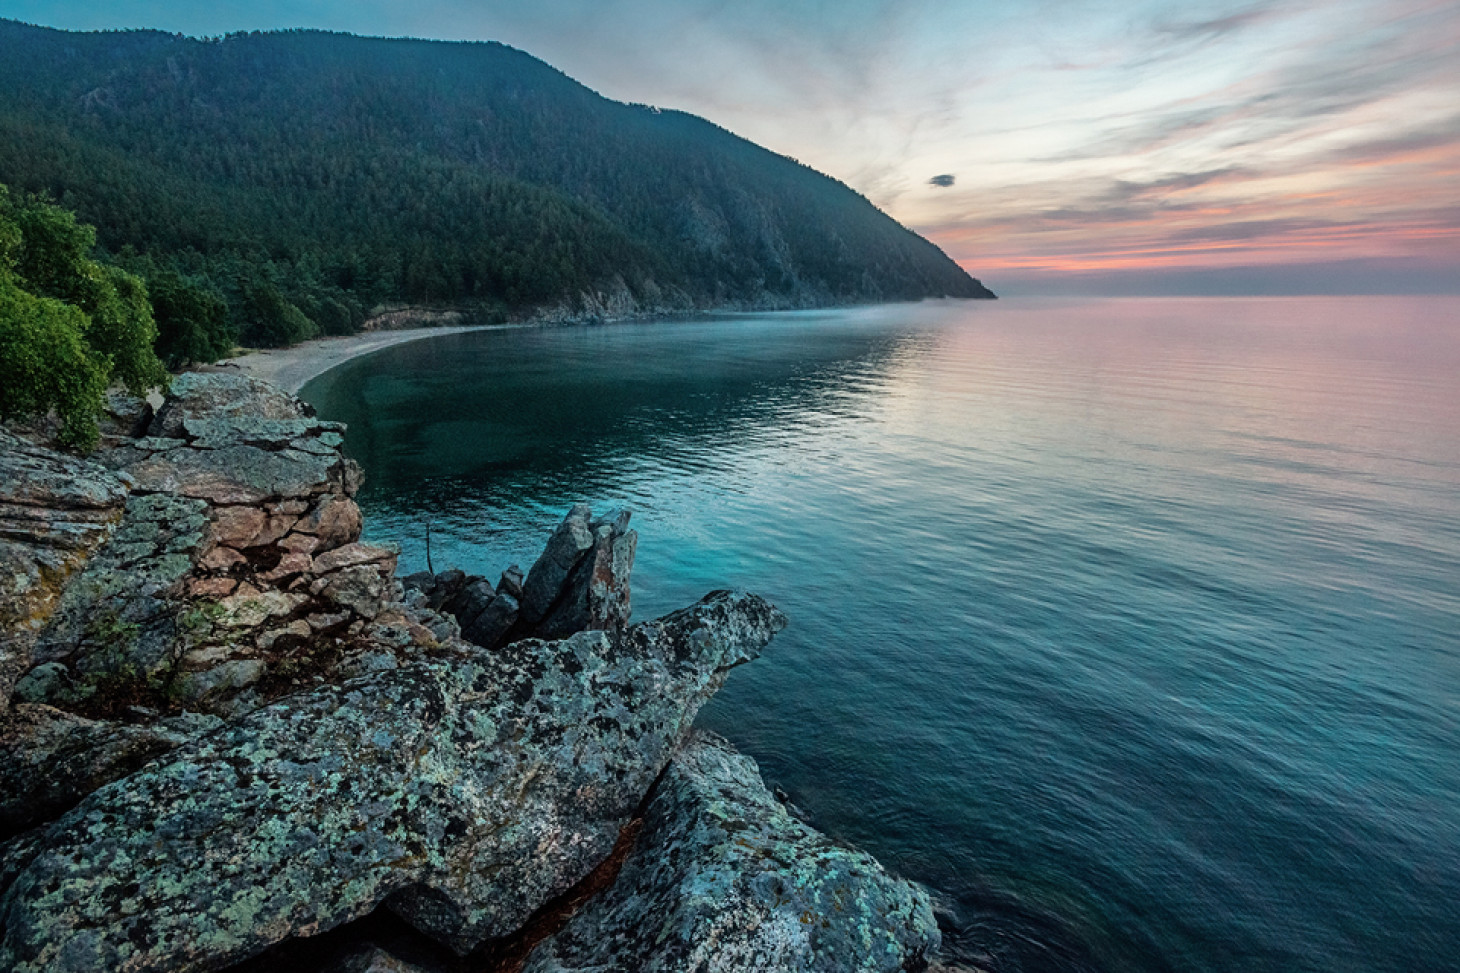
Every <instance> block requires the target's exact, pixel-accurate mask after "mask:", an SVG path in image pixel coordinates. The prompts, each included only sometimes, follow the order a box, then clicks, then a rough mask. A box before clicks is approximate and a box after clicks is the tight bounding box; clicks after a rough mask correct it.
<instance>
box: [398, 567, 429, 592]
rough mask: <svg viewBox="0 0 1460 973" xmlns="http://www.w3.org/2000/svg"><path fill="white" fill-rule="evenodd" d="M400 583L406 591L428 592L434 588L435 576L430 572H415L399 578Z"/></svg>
mask: <svg viewBox="0 0 1460 973" xmlns="http://www.w3.org/2000/svg"><path fill="white" fill-rule="evenodd" d="M400 583H401V587H402V588H404V589H406V590H407V591H429V590H431V589H432V588H434V587H435V586H436V576H435V575H434V574H432V573H431V572H430V571H417V572H416V573H415V574H408V575H406V576H405V577H404V578H401V579H400Z"/></svg>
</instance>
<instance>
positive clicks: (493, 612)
mask: <svg viewBox="0 0 1460 973" xmlns="http://www.w3.org/2000/svg"><path fill="white" fill-rule="evenodd" d="M630 516H631V515H630V512H629V511H627V510H617V511H614V512H613V513H612V514H610V515H608V516H606V517H602V518H599V519H597V520H595V519H594V518H593V511H592V510H591V509H589V508H588V506H587V505H585V504H578V505H577V506H575V507H573V508H572V509H571V510H569V511H568V515H567V516H566V517H565V518H563V522H562V523H561V524H559V525H558V527H557V529H556V530H554V531H553V533H552V536H551V537H549V538H548V542H547V546H546V547H545V548H544V549H543V552H542V554H541V555H540V556H539V557H538V559H537V561H536V562H535V563H534V564H533V566H532V570H531V571H529V572H528V573H527V577H526V578H525V579H524V578H523V576H522V572H521V569H519V568H518V567H517V565H515V564H514V565H512V566H511V567H509V568H508V569H507V570H506V571H504V572H502V577H501V580H500V581H498V583H497V586H496V587H495V588H493V587H492V583H491V582H490V581H488V580H487V579H486V578H484V577H481V576H479V575H467V574H464V573H463V572H461V571H459V570H454V569H453V570H448V571H443V572H441V573H440V574H437V575H432V574H430V573H428V572H421V573H420V574H413V575H410V576H408V577H406V578H405V579H404V580H403V584H404V585H405V589H406V596H405V600H406V603H407V604H410V605H414V606H418V607H425V608H430V609H433V610H438V611H442V612H445V613H446V614H448V615H450V616H451V617H453V618H455V619H456V621H457V624H458V625H459V626H460V627H461V634H462V637H463V638H465V639H466V640H467V641H469V642H472V643H473V644H475V645H480V646H482V647H484V648H493V647H495V646H498V645H502V644H505V643H507V642H513V641H517V640H520V639H525V638H542V639H555V638H562V637H564V636H565V635H570V634H572V633H574V632H588V631H593V632H619V631H622V630H623V629H624V628H625V627H626V626H627V625H628V622H629V613H630V590H629V587H630V586H629V575H630V573H631V572H632V571H633V568H634V552H635V550H636V548H637V545H638V542H639V537H638V534H636V533H635V532H634V531H631V530H629V518H630Z"/></svg>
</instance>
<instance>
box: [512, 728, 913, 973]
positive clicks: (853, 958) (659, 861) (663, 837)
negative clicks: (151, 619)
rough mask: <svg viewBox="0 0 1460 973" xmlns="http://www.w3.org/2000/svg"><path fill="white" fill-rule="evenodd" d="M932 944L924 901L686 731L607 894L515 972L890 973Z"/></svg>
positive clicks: (745, 762)
mask: <svg viewBox="0 0 1460 973" xmlns="http://www.w3.org/2000/svg"><path fill="white" fill-rule="evenodd" d="M940 941H941V936H940V934H939V932H938V926H937V923H936V922H935V921H934V918H933V907H932V903H931V902H930V900H929V898H928V895H927V893H926V892H925V891H924V890H923V889H921V888H919V887H918V886H916V885H914V884H912V883H911V882H907V881H904V880H902V879H898V878H893V877H892V876H890V875H888V874H887V873H886V872H885V871H883V869H882V867H881V866H880V865H879V864H878V863H877V861H876V860H875V859H874V858H872V856H870V855H868V854H866V853H864V852H860V851H855V850H853V849H850V848H847V847H845V846H842V845H838V844H836V843H835V842H833V841H832V840H831V839H830V838H827V837H826V836H825V835H823V834H820V833H819V832H817V831H815V830H813V829H811V828H810V827H808V826H807V825H805V824H803V823H802V822H800V821H798V820H796V819H795V818H793V817H792V816H791V815H789V814H788V813H787V812H786V810H785V808H784V807H782V805H781V804H780V802H779V801H777V800H776V799H775V798H774V797H773V796H772V795H771V794H770V793H769V792H767V791H766V789H765V785H764V783H763V782H762V781H761V778H760V773H759V771H758V769H757V768H756V766H755V761H753V760H751V759H750V758H749V757H745V756H742V755H741V754H738V753H736V752H735V750H734V749H733V748H732V747H731V746H730V745H729V744H728V743H726V742H725V741H724V740H722V739H720V738H719V737H716V736H714V735H712V734H708V733H703V732H696V733H694V734H692V735H691V737H690V739H689V740H688V741H686V743H685V745H684V746H683V747H682V748H681V749H680V751H679V752H678V753H676V754H675V756H674V759H673V760H671V761H670V764H669V768H668V770H667V771H666V772H665V775H664V777H663V779H662V780H661V781H660V782H659V784H658V786H657V788H656V789H655V792H654V796H653V798H652V799H651V800H650V801H649V804H648V806H647V808H646V809H645V812H644V825H643V830H642V831H641V832H640V833H639V836H638V839H637V841H636V843H635V850H634V852H633V853H632V854H630V855H629V857H628V858H627V860H625V862H624V865H623V868H622V869H621V870H620V871H619V874H618V878H617V879H616V880H615V882H614V884H613V885H612V887H610V888H609V889H608V890H607V891H605V892H603V893H601V894H600V895H598V896H597V897H596V898H594V899H592V900H590V901H589V902H588V904H587V905H585V906H584V908H583V909H582V910H581V911H579V912H578V913H577V914H576V915H574V917H573V918H572V919H571V920H570V921H569V922H568V924H567V926H565V927H564V928H563V929H562V930H560V931H559V932H558V933H556V934H555V935H553V936H552V937H550V938H548V939H547V940H545V941H544V942H542V943H541V944H539V945H538V947H537V948H536V949H535V950H534V951H533V952H532V954H531V955H530V956H529V957H528V959H527V961H526V963H524V964H523V973H589V971H593V973H599V971H603V970H610V969H612V970H641V971H646V973H648V971H653V973H679V971H682V973H691V971H701V970H705V971H716V970H724V971H732V970H734V971H739V970H800V971H806V973H853V971H858V973H861V971H865V973H896V971H901V970H907V969H915V968H918V965H917V964H920V963H922V962H923V961H925V959H926V957H927V956H928V954H929V953H931V952H932V951H933V950H935V949H936V948H937V947H938V945H939V943H940Z"/></svg>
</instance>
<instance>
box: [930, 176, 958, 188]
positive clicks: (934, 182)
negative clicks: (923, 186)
mask: <svg viewBox="0 0 1460 973" xmlns="http://www.w3.org/2000/svg"><path fill="white" fill-rule="evenodd" d="M953 181H954V176H953V175H952V173H944V174H943V175H941V176H934V177H933V178H932V179H929V180H928V185H929V186H938V187H940V188H942V189H947V188H948V187H949V186H951V185H953Z"/></svg>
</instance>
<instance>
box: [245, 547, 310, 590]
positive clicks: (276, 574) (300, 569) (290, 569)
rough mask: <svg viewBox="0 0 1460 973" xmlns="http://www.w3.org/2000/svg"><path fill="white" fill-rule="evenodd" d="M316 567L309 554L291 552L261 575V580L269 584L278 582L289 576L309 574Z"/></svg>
mask: <svg viewBox="0 0 1460 973" xmlns="http://www.w3.org/2000/svg"><path fill="white" fill-rule="evenodd" d="M313 568H314V559H313V558H311V557H310V556H309V555H308V554H295V553H293V552H290V553H288V554H285V555H284V556H283V557H281V558H280V559H279V563H278V564H277V565H275V566H274V567H273V568H272V569H271V570H269V571H265V572H264V573H263V574H261V575H259V576H258V578H259V580H260V581H266V582H268V583H269V584H278V583H279V582H280V581H283V580H285V579H287V578H293V577H295V576H297V575H301V574H308V573H309V572H310V571H312V570H313Z"/></svg>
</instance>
